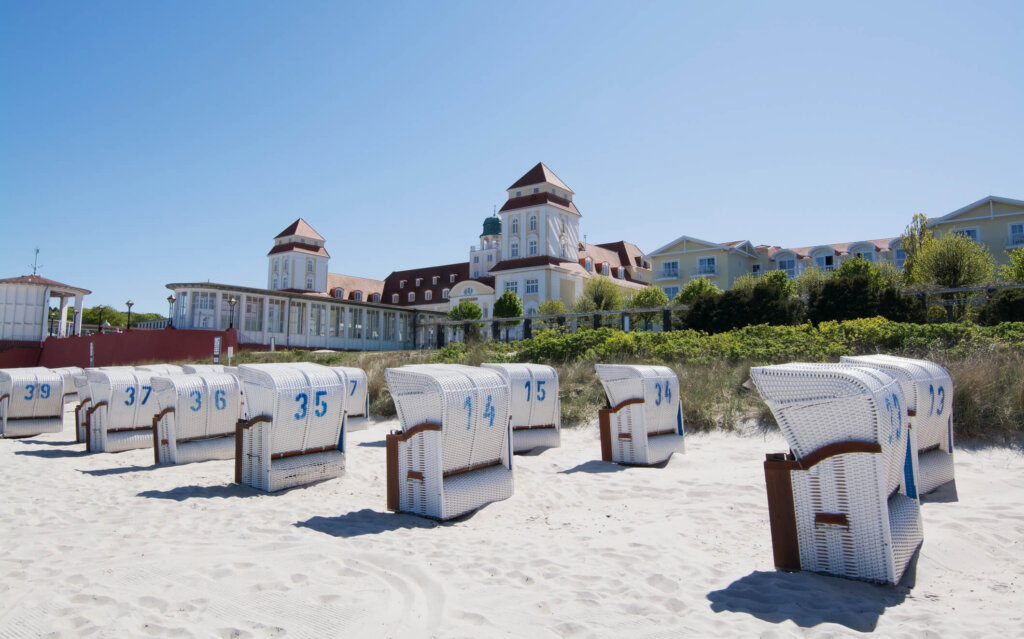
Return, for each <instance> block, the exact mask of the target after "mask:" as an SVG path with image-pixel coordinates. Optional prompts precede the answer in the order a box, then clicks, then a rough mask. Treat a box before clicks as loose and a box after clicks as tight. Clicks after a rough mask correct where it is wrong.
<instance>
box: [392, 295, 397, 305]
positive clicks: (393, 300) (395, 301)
mask: <svg viewBox="0 0 1024 639" xmlns="http://www.w3.org/2000/svg"><path fill="white" fill-rule="evenodd" d="M391 303H392V304H398V293H392V294H391Z"/></svg>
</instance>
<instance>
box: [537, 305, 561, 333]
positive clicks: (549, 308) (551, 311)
mask: <svg viewBox="0 0 1024 639" xmlns="http://www.w3.org/2000/svg"><path fill="white" fill-rule="evenodd" d="M568 312H569V310H568V309H567V308H565V304H563V303H562V300H557V299H552V300H544V301H543V302H541V303H540V306H538V307H537V315H564V314H565V313H568ZM538 323H539V324H540V325H541V326H543V327H545V328H554V327H555V326H558V321H557V320H553V319H549V320H539V322H538Z"/></svg>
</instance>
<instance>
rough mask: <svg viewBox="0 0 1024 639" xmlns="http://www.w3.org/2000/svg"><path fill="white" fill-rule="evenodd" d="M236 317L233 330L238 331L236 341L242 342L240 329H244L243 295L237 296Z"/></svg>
mask: <svg viewBox="0 0 1024 639" xmlns="http://www.w3.org/2000/svg"><path fill="white" fill-rule="evenodd" d="M237 308H238V317H237V318H235V320H236V322H237V323H236V324H235V328H236V329H237V330H238V341H242V329H243V328H244V327H245V293H242V294H241V295H239V296H238V307H237Z"/></svg>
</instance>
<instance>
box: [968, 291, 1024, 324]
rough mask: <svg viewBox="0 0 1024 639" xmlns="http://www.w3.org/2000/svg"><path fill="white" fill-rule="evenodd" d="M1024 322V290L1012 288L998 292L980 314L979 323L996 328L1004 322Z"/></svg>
mask: <svg viewBox="0 0 1024 639" xmlns="http://www.w3.org/2000/svg"><path fill="white" fill-rule="evenodd" d="M1022 321H1024V289H1021V288H1010V289H1003V290H1001V291H998V292H996V294H995V295H993V296H992V299H990V300H989V302H988V304H986V305H985V306H984V307H982V309H981V311H980V312H979V313H978V323H979V324H982V325H985V326H995V325H996V324H1001V323H1002V322H1022Z"/></svg>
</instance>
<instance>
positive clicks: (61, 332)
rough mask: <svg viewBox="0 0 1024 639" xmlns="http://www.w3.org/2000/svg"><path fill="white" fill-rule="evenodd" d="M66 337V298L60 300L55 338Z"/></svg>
mask: <svg viewBox="0 0 1024 639" xmlns="http://www.w3.org/2000/svg"><path fill="white" fill-rule="evenodd" d="M67 336H68V298H66V297H61V298H60V318H59V319H58V321H57V337H67Z"/></svg>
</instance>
